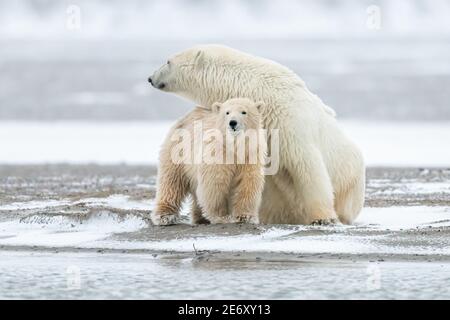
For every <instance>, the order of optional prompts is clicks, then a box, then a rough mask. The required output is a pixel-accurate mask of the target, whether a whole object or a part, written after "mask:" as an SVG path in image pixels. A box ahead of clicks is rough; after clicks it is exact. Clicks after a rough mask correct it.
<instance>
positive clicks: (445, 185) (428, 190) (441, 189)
mask: <svg viewBox="0 0 450 320" xmlns="http://www.w3.org/2000/svg"><path fill="white" fill-rule="evenodd" d="M367 188H383V190H377V191H376V192H374V193H373V194H374V195H401V194H406V195H407V194H416V195H417V194H433V193H443V194H450V181H445V182H416V181H407V180H403V181H402V182H398V183H394V182H392V181H390V180H389V181H379V180H371V181H370V182H369V183H368V185H367Z"/></svg>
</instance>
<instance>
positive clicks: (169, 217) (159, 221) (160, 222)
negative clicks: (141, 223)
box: [151, 213, 179, 226]
mask: <svg viewBox="0 0 450 320" xmlns="http://www.w3.org/2000/svg"><path fill="white" fill-rule="evenodd" d="M151 218H152V222H153V224H154V225H155V226H171V225H174V224H177V223H178V220H179V216H178V215H177V214H173V213H172V214H164V215H160V214H158V215H155V214H152V215H151Z"/></svg>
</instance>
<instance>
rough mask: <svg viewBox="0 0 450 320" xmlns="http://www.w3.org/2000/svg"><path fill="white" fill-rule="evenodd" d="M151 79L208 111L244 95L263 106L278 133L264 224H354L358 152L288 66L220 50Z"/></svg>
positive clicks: (184, 55) (189, 58)
mask: <svg viewBox="0 0 450 320" xmlns="http://www.w3.org/2000/svg"><path fill="white" fill-rule="evenodd" d="M169 62H170V63H169V64H167V65H164V66H162V67H161V68H160V69H159V70H158V71H156V72H155V73H154V75H153V76H152V81H153V84H154V86H155V87H162V86H161V85H162V84H163V85H164V88H162V90H164V91H167V92H172V93H175V94H177V95H180V96H183V97H186V98H188V99H190V100H193V101H195V102H197V103H199V104H201V105H204V106H211V105H212V104H213V103H214V102H215V101H226V100H228V99H230V98H236V97H246V98H249V99H252V100H254V101H262V102H264V103H265V105H266V107H265V108H264V110H263V112H262V117H263V126H264V127H265V128H266V129H279V137H280V168H279V171H278V173H277V174H276V175H274V176H268V177H266V186H265V190H264V194H263V200H262V205H261V209H260V221H261V222H263V223H292V224H298V223H300V224H309V223H313V222H317V221H319V222H320V221H331V220H333V219H336V218H339V219H340V221H341V222H343V223H351V222H352V221H353V220H354V219H355V218H356V217H357V215H358V214H359V212H360V210H361V208H362V206H363V203H364V192H365V167H364V162H363V158H362V155H361V152H360V151H359V149H358V148H357V147H356V146H355V145H354V144H353V142H352V141H350V140H349V139H348V138H347V137H346V136H345V135H344V133H343V132H342V131H341V130H340V128H339V127H338V124H337V122H336V119H335V113H334V111H333V110H332V109H331V108H330V107H328V106H326V105H325V104H324V103H323V102H322V100H321V99H320V98H319V97H317V96H316V95H314V94H312V93H311V92H310V91H309V90H308V89H307V87H306V86H305V83H304V82H303V81H302V80H301V79H300V78H299V77H298V76H297V75H296V74H295V73H294V72H292V71H291V70H289V69H288V68H286V67H284V66H282V65H280V64H278V63H276V62H273V61H270V60H267V59H263V58H259V57H256V56H253V55H249V54H246V53H243V52H240V51H237V50H234V49H231V48H228V47H224V46H219V45H204V46H198V47H195V48H191V49H188V50H186V51H183V52H181V53H179V54H177V55H175V56H174V57H172V58H171V59H170V60H169Z"/></svg>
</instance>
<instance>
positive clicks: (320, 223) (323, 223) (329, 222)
mask: <svg viewBox="0 0 450 320" xmlns="http://www.w3.org/2000/svg"><path fill="white" fill-rule="evenodd" d="M339 223H340V222H339V220H338V219H335V218H330V219H317V220H314V221H313V222H311V225H312V226H329V225H333V224H339Z"/></svg>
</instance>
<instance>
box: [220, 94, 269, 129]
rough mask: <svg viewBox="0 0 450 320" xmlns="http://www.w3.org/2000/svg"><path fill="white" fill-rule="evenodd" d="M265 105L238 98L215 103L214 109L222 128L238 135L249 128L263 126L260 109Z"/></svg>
mask: <svg viewBox="0 0 450 320" xmlns="http://www.w3.org/2000/svg"><path fill="white" fill-rule="evenodd" d="M263 105H264V104H263V103H262V102H256V103H255V102H254V101H252V100H250V99H246V98H237V99H230V100H227V101H225V102H224V103H219V102H216V103H214V104H213V105H212V111H213V112H214V113H215V114H216V115H217V119H218V125H219V127H220V129H222V130H224V131H228V132H230V133H232V134H233V135H238V134H240V133H241V132H244V131H245V130H248V129H254V130H258V129H260V128H261V114H260V111H261V108H262V107H263Z"/></svg>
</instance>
